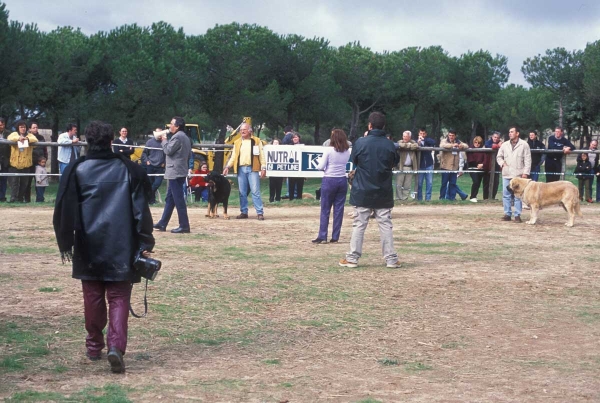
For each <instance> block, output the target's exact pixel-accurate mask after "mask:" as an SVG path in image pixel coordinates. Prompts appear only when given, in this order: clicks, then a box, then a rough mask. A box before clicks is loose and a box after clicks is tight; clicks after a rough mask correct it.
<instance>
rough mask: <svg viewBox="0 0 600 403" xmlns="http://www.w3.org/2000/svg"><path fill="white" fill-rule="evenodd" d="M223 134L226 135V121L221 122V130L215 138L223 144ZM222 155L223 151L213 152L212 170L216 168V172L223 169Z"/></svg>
mask: <svg viewBox="0 0 600 403" xmlns="http://www.w3.org/2000/svg"><path fill="white" fill-rule="evenodd" d="M225 136H227V123H223V124H222V125H221V130H220V132H219V137H218V138H217V141H216V143H217V144H223V143H224V142H225ZM224 156H225V153H224V152H221V151H218V152H215V159H214V165H213V170H216V171H217V172H221V171H222V170H223V160H224Z"/></svg>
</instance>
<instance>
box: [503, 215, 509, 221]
mask: <svg viewBox="0 0 600 403" xmlns="http://www.w3.org/2000/svg"><path fill="white" fill-rule="evenodd" d="M510 220H511V218H510V216H509V215H505V216H504V217H502V221H510Z"/></svg>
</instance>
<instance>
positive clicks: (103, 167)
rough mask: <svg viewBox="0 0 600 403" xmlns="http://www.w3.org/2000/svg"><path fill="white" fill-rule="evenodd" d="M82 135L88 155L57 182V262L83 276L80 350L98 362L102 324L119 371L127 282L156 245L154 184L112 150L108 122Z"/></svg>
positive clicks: (92, 125) (112, 362)
mask: <svg viewBox="0 0 600 403" xmlns="http://www.w3.org/2000/svg"><path fill="white" fill-rule="evenodd" d="M85 137H86V139H87V142H88V144H89V151H88V153H87V155H86V156H84V157H81V158H79V159H77V160H76V161H75V162H74V163H71V164H70V165H68V166H67V167H66V168H65V171H64V172H63V177H62V179H61V181H60V186H59V189H58V194H57V197H56V206H55V209H54V219H53V224H54V231H55V233H56V241H57V243H58V247H59V250H60V253H61V257H62V258H63V263H64V261H65V259H66V260H67V261H68V260H71V261H72V262H73V278H76V279H80V280H81V285H82V288H83V304H84V317H85V329H86V330H87V333H88V334H87V337H86V340H85V345H86V349H87V351H86V355H87V357H88V358H89V359H90V360H92V361H97V360H99V359H100V355H101V352H102V349H103V348H104V335H103V334H102V331H103V330H104V328H105V327H106V324H107V322H108V331H107V333H106V344H107V345H108V354H107V358H108V361H109V363H110V366H111V370H112V372H115V373H122V372H125V363H124V362H123V354H125V349H126V347H127V320H128V317H129V298H130V296H131V285H132V283H134V282H139V281H140V276H139V275H138V274H137V273H136V272H135V271H134V269H133V261H134V257H135V256H136V254H137V253H138V252H141V253H142V255H143V256H144V257H149V255H148V252H149V251H151V250H152V248H153V247H154V237H153V236H152V215H151V214H150V207H149V206H148V200H149V199H150V192H151V191H152V185H151V184H150V180H149V179H148V175H147V174H146V172H145V171H144V169H143V168H142V167H140V166H139V165H137V164H135V163H134V162H132V161H131V160H130V159H129V158H126V157H124V156H123V155H122V154H120V153H119V154H115V153H113V152H112V150H111V149H110V145H111V141H112V138H113V131H112V127H111V126H110V125H109V124H106V123H102V122H91V123H90V124H89V126H88V127H87V128H86V131H85ZM105 298H106V300H105ZM107 302H108V321H107V317H106V314H107V304H106V303H107Z"/></svg>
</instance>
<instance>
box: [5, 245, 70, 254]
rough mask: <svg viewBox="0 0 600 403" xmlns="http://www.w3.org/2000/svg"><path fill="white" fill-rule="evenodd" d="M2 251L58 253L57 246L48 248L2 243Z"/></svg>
mask: <svg viewBox="0 0 600 403" xmlns="http://www.w3.org/2000/svg"><path fill="white" fill-rule="evenodd" d="M0 253H5V254H7V255H24V254H36V255H58V251H57V249H56V248H46V247H39V246H21V245H19V246H13V245H2V246H0Z"/></svg>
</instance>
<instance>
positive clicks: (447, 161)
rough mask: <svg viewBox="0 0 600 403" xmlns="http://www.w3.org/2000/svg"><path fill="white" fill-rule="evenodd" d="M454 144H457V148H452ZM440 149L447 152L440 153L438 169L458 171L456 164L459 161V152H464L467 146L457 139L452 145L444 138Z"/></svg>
mask: <svg viewBox="0 0 600 403" xmlns="http://www.w3.org/2000/svg"><path fill="white" fill-rule="evenodd" d="M454 144H458V147H456V148H454V147H453V146H454ZM440 147H441V148H446V149H448V151H442V152H441V153H440V169H445V170H447V171H458V162H459V159H460V155H459V151H461V150H466V149H467V148H469V146H468V145H467V144H466V143H463V142H462V141H460V140H458V139H457V140H455V142H454V143H450V142H448V139H447V138H446V139H442V141H441V142H440Z"/></svg>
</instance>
